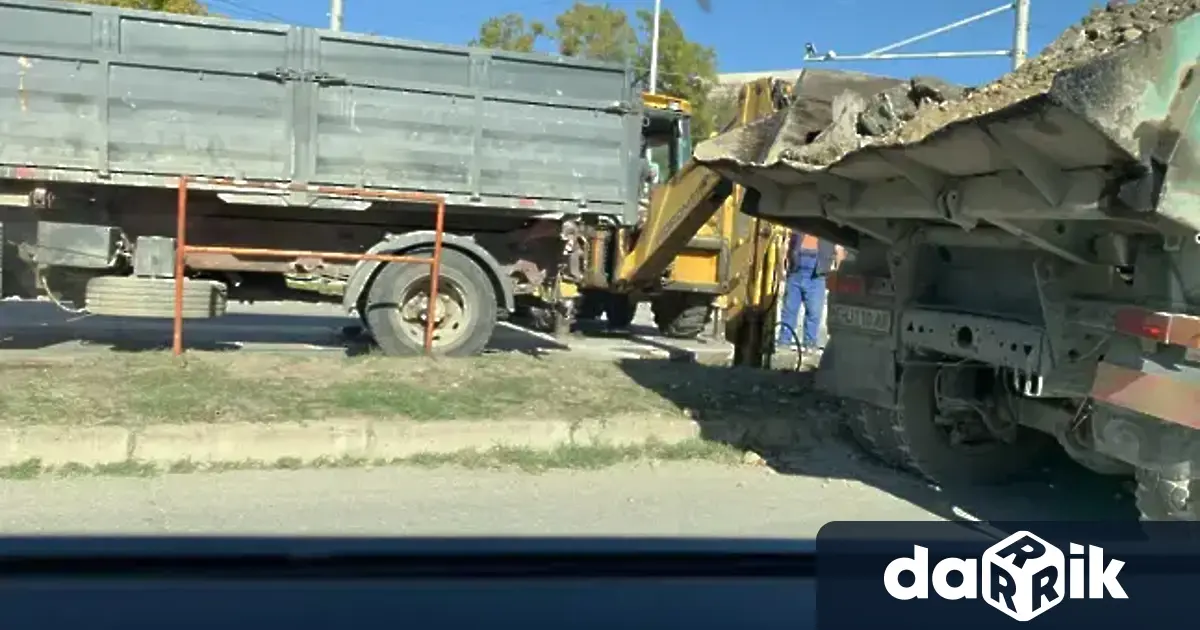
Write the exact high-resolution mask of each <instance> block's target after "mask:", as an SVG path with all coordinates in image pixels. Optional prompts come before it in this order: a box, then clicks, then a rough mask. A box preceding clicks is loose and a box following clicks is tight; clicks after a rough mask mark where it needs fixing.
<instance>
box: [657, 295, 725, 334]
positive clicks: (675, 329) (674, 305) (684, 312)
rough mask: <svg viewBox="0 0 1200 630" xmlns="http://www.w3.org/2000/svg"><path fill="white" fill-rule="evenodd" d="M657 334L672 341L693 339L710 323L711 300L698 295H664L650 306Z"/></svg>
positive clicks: (706, 296)
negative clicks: (672, 339)
mask: <svg viewBox="0 0 1200 630" xmlns="http://www.w3.org/2000/svg"><path fill="white" fill-rule="evenodd" d="M650 307H651V309H653V312H654V324H655V325H656V326H658V332H660V333H662V334H663V336H665V337H671V338H674V339H695V338H696V337H697V336H699V335H700V333H702V332H704V328H705V327H706V326H708V324H709V322H711V321H712V298H711V296H708V295H705V294H700V293H666V294H663V295H660V296H658V297H657V298H655V299H654V301H653V302H651V304H650Z"/></svg>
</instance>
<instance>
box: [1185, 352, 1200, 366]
mask: <svg viewBox="0 0 1200 630" xmlns="http://www.w3.org/2000/svg"><path fill="white" fill-rule="evenodd" d="M1183 360H1184V361H1192V362H1194V363H1200V348H1188V351H1187V352H1186V353H1184V355H1183Z"/></svg>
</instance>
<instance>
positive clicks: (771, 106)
mask: <svg viewBox="0 0 1200 630" xmlns="http://www.w3.org/2000/svg"><path fill="white" fill-rule="evenodd" d="M789 95H790V89H789V86H788V85H787V84H785V83H784V82H782V81H779V80H774V79H770V78H764V79H758V80H756V81H753V82H751V83H747V84H746V85H744V86H742V88H741V90H740V92H739V94H738V115H737V117H736V118H735V119H734V120H733V121H732V123H731V124H730V125H728V126H727V127H726V129H724V130H723V131H729V130H730V129H733V128H734V127H738V126H742V125H746V124H748V123H751V122H754V121H756V120H759V119H761V118H766V117H767V116H770V115H771V114H773V113H775V112H776V111H779V110H780V109H783V108H784V107H786V106H787V102H788V97H789ZM743 196H744V191H743V189H742V188H741V186H737V185H734V184H733V182H732V181H730V180H728V179H726V178H725V177H723V176H722V175H719V174H718V173H717V172H716V171H713V170H711V169H709V168H708V167H706V166H703V165H701V164H699V163H697V162H696V161H695V160H688V162H687V163H686V164H685V165H684V166H683V168H681V169H680V170H679V172H678V173H676V174H675V176H674V177H672V178H671V179H670V180H668V181H667V182H666V183H665V184H663V185H662V186H659V187H658V188H656V189H655V190H654V191H653V193H652V194H651V197H650V210H649V212H647V215H646V221H645V224H643V225H642V226H641V228H640V229H639V231H638V233H637V235H636V242H635V244H634V246H633V248H632V250H630V251H629V253H628V254H626V255H625V256H624V257H623V258H622V260H621V265H620V268H619V270H618V272H617V274H616V275H617V277H616V282H615V283H614V284H615V285H616V288H617V289H618V290H620V291H637V290H642V289H646V288H652V287H653V285H655V284H656V283H658V282H659V280H660V279H661V278H662V277H663V276H664V274H665V273H666V272H667V269H668V267H669V266H670V265H671V263H672V261H674V260H675V257H676V256H677V255H678V254H679V253H680V252H682V251H683V250H684V249H685V248H686V247H688V245H689V244H691V243H692V241H693V239H695V237H696V235H697V234H698V233H699V232H700V230H701V228H703V227H704V225H705V224H707V223H708V222H709V221H711V220H712V219H713V217H714V215H716V213H717V211H718V210H720V209H721V207H722V205H723V204H725V203H734V204H736V207H735V208H734V210H736V209H737V208H739V207H740V206H741V201H742V198H743ZM698 245H699V244H698Z"/></svg>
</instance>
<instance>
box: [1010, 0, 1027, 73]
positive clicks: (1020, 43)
mask: <svg viewBox="0 0 1200 630" xmlns="http://www.w3.org/2000/svg"><path fill="white" fill-rule="evenodd" d="M1013 12H1015V13H1016V19H1015V20H1014V22H1015V24H1014V26H1015V28H1014V29H1013V50H1012V55H1013V70H1016V69H1017V68H1020V67H1021V64H1023V63H1025V58H1026V57H1028V56H1029V0H1017V2H1016V4H1015V5H1013Z"/></svg>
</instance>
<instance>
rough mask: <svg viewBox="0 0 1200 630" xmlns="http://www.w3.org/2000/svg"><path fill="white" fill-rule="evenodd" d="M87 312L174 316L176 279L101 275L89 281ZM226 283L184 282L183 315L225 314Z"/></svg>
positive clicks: (187, 280)
mask: <svg viewBox="0 0 1200 630" xmlns="http://www.w3.org/2000/svg"><path fill="white" fill-rule="evenodd" d="M84 295H85V297H84V303H85V305H86V310H87V312H89V313H91V314H92V315H100V316H107V317H153V318H172V317H175V280H173V279H169V278H138V277H135V276H100V277H97V278H92V279H91V280H88V283H87V288H86V289H85V293H84ZM227 303H228V297H227V289H226V287H225V284H224V283H222V282H217V281H215V280H193V279H190V278H185V279H184V281H183V316H184V318H186V319H207V318H211V317H220V316H222V315H224V314H225V309H226V305H227Z"/></svg>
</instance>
